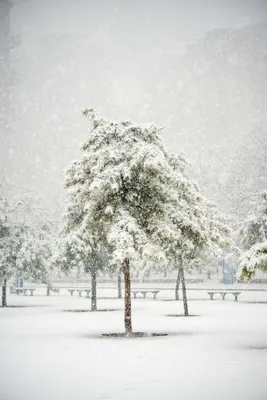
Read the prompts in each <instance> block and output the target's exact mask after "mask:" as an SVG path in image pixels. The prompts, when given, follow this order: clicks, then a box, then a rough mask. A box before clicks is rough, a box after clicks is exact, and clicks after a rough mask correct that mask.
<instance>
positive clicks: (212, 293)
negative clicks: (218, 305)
mask: <svg viewBox="0 0 267 400" xmlns="http://www.w3.org/2000/svg"><path fill="white" fill-rule="evenodd" d="M207 293H208V294H209V295H210V299H211V300H213V297H214V295H215V294H220V295H221V296H222V300H225V296H226V295H227V294H232V295H234V297H235V301H238V296H239V295H240V294H241V292H218V291H217V292H207Z"/></svg>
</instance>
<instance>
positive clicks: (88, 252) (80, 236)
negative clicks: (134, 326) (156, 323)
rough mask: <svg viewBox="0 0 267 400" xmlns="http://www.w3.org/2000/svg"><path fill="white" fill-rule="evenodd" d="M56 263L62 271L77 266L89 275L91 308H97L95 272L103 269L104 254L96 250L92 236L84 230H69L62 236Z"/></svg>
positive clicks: (94, 309)
mask: <svg viewBox="0 0 267 400" xmlns="http://www.w3.org/2000/svg"><path fill="white" fill-rule="evenodd" d="M57 264H58V265H59V266H60V268H61V269H62V270H63V271H64V272H69V271H70V270H71V269H72V268H78V269H79V270H80V271H84V272H85V273H86V274H88V273H90V275H91V310H92V311H96V310H97V274H98V272H99V270H103V267H104V256H103V254H101V253H99V252H98V251H97V250H96V246H94V244H93V240H92V237H91V236H90V234H88V233H87V232H85V231H82V230H79V231H78V232H75V231H73V232H72V231H69V233H68V234H67V235H66V236H65V237H63V238H62V240H61V241H60V246H59V254H58V255H57Z"/></svg>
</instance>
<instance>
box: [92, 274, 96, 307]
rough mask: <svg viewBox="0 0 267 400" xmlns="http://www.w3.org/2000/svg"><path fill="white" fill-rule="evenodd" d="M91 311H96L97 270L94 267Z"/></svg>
mask: <svg viewBox="0 0 267 400" xmlns="http://www.w3.org/2000/svg"><path fill="white" fill-rule="evenodd" d="M91 290H92V291H91V310H92V311H96V310H97V306H96V269H95V268H94V267H93V268H92V270H91Z"/></svg>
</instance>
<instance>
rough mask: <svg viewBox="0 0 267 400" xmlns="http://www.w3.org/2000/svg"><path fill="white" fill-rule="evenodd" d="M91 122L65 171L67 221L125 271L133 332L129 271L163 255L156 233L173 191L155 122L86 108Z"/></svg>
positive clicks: (127, 314)
mask: <svg viewBox="0 0 267 400" xmlns="http://www.w3.org/2000/svg"><path fill="white" fill-rule="evenodd" d="M84 114H85V115H86V116H88V117H89V118H90V119H91V121H92V123H93V130H92V132H91V134H90V137H89V139H88V140H87V141H86V142H85V144H84V145H83V148H82V149H83V153H84V155H83V157H82V159H81V160H80V161H75V162H73V163H72V165H71V166H70V167H69V168H68V170H67V180H66V185H67V187H69V188H72V189H71V194H70V206H69V209H68V213H67V217H68V225H69V228H70V229H73V230H75V231H76V232H79V234H81V235H84V234H89V233H90V235H91V236H92V238H93V241H94V243H95V246H96V248H97V250H98V251H101V249H105V251H106V253H107V254H109V255H110V256H109V268H112V269H113V270H117V271H119V270H120V269H121V268H122V270H123V274H124V287H125V316H124V322H125V331H126V333H127V334H130V333H131V332H132V318H131V270H132V269H133V268H134V265H136V263H135V262H136V261H137V260H141V259H145V258H154V259H156V258H160V257H163V258H164V254H163V253H162V252H161V248H160V246H159V243H157V242H159V241H158V238H156V237H155V235H154V231H155V229H156V228H157V227H158V229H159V225H162V224H163V222H164V213H165V208H166V204H167V202H168V199H169V192H170V191H171V188H170V186H169V185H170V184H171V173H172V171H171V168H170V166H169V164H168V154H167V152H166V150H165V149H164V146H163V145H162V143H161V140H160V137H159V129H158V128H157V127H155V126H153V125H149V126H142V125H136V124H132V123H130V122H129V121H122V122H109V121H106V120H104V119H102V118H100V117H98V116H97V114H95V112H94V111H93V110H88V109H87V110H85V112H84Z"/></svg>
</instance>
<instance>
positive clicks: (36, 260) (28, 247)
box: [16, 222, 57, 295]
mask: <svg viewBox="0 0 267 400" xmlns="http://www.w3.org/2000/svg"><path fill="white" fill-rule="evenodd" d="M56 248H57V240H56V237H55V234H54V232H53V228H52V226H51V224H49V223H48V222H46V223H38V224H36V225H34V226H31V227H30V229H29V230H28V232H27V235H26V237H25V240H24V242H23V244H22V246H21V248H20V250H19V252H18V254H17V261H16V263H17V267H18V268H19V270H20V271H22V273H23V275H24V276H25V277H27V278H28V279H33V280H34V281H37V282H41V283H44V284H46V285H47V295H49V294H50V290H51V288H52V283H51V280H52V276H53V274H54V273H55V263H54V262H53V257H54V254H55V252H56Z"/></svg>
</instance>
